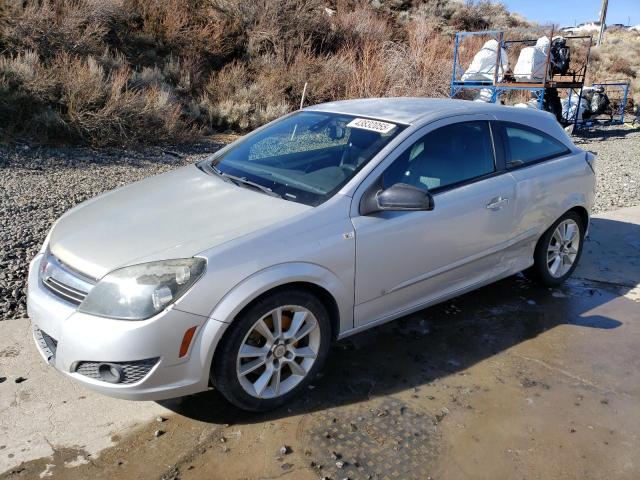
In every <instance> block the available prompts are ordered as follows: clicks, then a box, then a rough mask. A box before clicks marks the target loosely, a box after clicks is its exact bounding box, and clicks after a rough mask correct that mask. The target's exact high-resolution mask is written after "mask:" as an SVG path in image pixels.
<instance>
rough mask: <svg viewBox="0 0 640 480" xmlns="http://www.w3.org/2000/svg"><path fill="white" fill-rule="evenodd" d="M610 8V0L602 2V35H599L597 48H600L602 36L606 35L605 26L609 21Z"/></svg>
mask: <svg viewBox="0 0 640 480" xmlns="http://www.w3.org/2000/svg"><path fill="white" fill-rule="evenodd" d="M608 6H609V0H602V9H601V10H600V33H599V34H598V43H596V46H597V47H599V46H600V44H601V43H602V36H603V35H604V24H605V22H606V21H607V7H608Z"/></svg>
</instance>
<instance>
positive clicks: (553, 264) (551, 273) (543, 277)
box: [525, 212, 585, 287]
mask: <svg viewBox="0 0 640 480" xmlns="http://www.w3.org/2000/svg"><path fill="white" fill-rule="evenodd" d="M584 232H585V227H584V225H583V224H582V219H581V218H580V216H579V215H578V214H577V213H576V212H567V213H565V214H564V215H563V216H562V217H560V218H559V219H558V220H556V222H555V223H554V224H553V225H551V227H550V228H549V229H548V230H547V231H546V232H545V233H544V235H542V237H541V238H540V240H539V241H538V245H536V250H535V253H534V264H533V266H532V267H531V268H530V269H529V270H527V272H525V273H527V274H528V275H529V276H531V277H533V278H534V279H535V280H537V281H538V282H540V283H542V284H543V285H546V286H549V287H555V286H558V285H560V284H561V283H562V282H564V281H565V280H566V279H567V278H568V277H569V276H570V275H571V274H572V273H573V271H574V270H575V269H576V267H577V266H578V261H579V260H580V256H581V255H582V244H583V240H584Z"/></svg>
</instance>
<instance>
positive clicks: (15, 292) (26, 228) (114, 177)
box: [0, 141, 221, 321]
mask: <svg viewBox="0 0 640 480" xmlns="http://www.w3.org/2000/svg"><path fill="white" fill-rule="evenodd" d="M220 145H221V143H218V142H213V141H212V142H204V143H198V144H195V145H190V146H189V147H187V148H178V147H176V148H172V149H170V150H166V149H161V148H150V149H146V150H145V151H143V152H136V151H130V150H102V151H96V150H91V149H86V148H37V149H36V148H28V147H19V148H11V149H7V148H2V147H0V321H1V320H6V319H11V318H21V317H24V316H26V303H25V302H26V297H25V294H26V279H27V272H28V264H29V261H30V260H31V259H32V258H33V257H34V256H35V254H36V253H37V251H38V249H39V248H40V246H41V245H42V242H43V240H44V238H45V236H46V235H47V232H48V231H49V228H50V227H51V225H52V224H53V222H54V221H55V220H56V219H57V218H58V217H60V216H61V215H62V214H63V213H64V212H65V211H67V210H69V209H70V208H71V207H73V206H74V205H76V204H78V203H80V202H82V201H84V200H87V199H88V198H91V197H94V196H96V195H98V194H100V193H102V192H105V191H108V190H112V189H114V188H117V187H120V186H122V185H125V184H127V183H131V182H135V181H137V180H140V179H142V178H144V177H148V176H150V175H155V174H158V173H162V172H166V171H168V170H171V169H174V168H177V167H180V166H183V165H186V164H188V163H194V162H196V161H197V160H199V159H200V158H202V157H204V156H206V155H207V154H208V153H210V152H213V151H215V150H216V149H218V148H219V147H220Z"/></svg>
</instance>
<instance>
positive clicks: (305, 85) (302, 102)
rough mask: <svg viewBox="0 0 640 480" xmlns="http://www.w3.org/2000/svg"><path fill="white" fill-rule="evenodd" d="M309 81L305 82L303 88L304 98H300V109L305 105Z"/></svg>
mask: <svg viewBox="0 0 640 480" xmlns="http://www.w3.org/2000/svg"><path fill="white" fill-rule="evenodd" d="M307 83H308V82H304V88H303V89H302V98H301V99H300V110H302V107H303V106H304V97H305V96H306V95H307Z"/></svg>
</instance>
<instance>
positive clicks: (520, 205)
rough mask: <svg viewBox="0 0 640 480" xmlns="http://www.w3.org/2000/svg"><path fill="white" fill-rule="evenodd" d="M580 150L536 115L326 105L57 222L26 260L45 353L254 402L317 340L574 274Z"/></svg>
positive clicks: (391, 101) (172, 392)
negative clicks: (511, 282)
mask: <svg viewBox="0 0 640 480" xmlns="http://www.w3.org/2000/svg"><path fill="white" fill-rule="evenodd" d="M594 160H595V158H594V156H593V155H591V154H590V153H588V152H585V151H583V150H581V149H579V148H578V147H576V146H575V145H574V144H573V143H572V141H571V140H570V138H569V137H568V136H567V135H566V134H565V132H564V131H563V130H562V128H561V127H560V126H559V125H558V124H557V122H556V121H555V120H554V118H553V117H552V116H551V115H550V114H548V113H545V112H539V111H535V110H528V109H518V108H512V107H502V106H497V105H489V104H484V103H474V102H467V101H462V100H460V101H456V100H433V99H421V98H388V99H367V100H349V101H340V102H333V103H325V104H322V105H316V106H313V107H310V108H305V109H303V110H300V111H298V112H295V113H292V114H290V115H287V116H285V117H283V118H280V119H278V120H276V121H274V122H272V123H270V124H268V125H266V126H264V127H262V128H260V129H258V130H256V131H254V132H252V133H250V134H249V135H247V136H245V137H243V138H241V139H239V140H237V141H236V142H234V143H232V144H230V145H228V146H227V147H226V148H224V149H222V150H220V151H218V152H217V153H215V154H214V155H213V156H212V157H210V158H208V159H206V160H204V161H202V162H200V163H198V164H197V165H191V166H188V167H184V168H180V169H178V170H175V171H172V172H169V173H165V174H162V175H158V176H155V177H152V178H148V179H146V180H143V181H141V182H137V183H134V184H131V185H127V186H125V187H122V188H119V189H117V190H114V191H111V192H108V193H106V194H104V195H101V196H99V197H97V198H94V199H92V200H89V201H87V202H85V203H83V204H81V205H79V206H77V207H75V208H74V209H72V210H71V211H69V212H67V213H66V214H65V215H64V216H62V217H61V218H60V219H59V220H58V221H57V222H56V224H55V225H54V227H53V228H52V229H51V232H50V233H49V235H48V237H47V239H46V241H45V242H44V245H43V246H42V250H41V251H40V253H39V254H38V255H37V256H36V258H35V259H34V260H33V262H32V263H31V268H30V272H29V290H28V311H29V316H30V318H31V320H32V323H33V330H34V337H35V340H36V343H37V345H38V348H39V350H40V352H41V353H42V355H43V357H44V358H45V359H46V361H48V362H49V363H50V364H51V365H53V366H54V367H55V368H56V369H58V370H59V371H61V372H62V373H64V374H65V375H67V376H68V377H70V378H72V379H74V380H76V381H78V382H80V383H82V384H83V385H85V386H87V387H89V388H91V389H94V390H97V391H99V392H101V393H104V394H106V395H111V396H115V397H120V398H125V399H132V400H141V399H154V400H157V399H163V398H169V397H177V396H182V395H187V394H193V393H196V392H200V391H204V390H207V389H208V388H211V387H213V388H216V389H217V390H219V391H220V392H221V393H222V394H223V395H224V396H225V397H226V398H227V399H228V400H229V401H230V402H231V403H233V404H235V405H237V406H239V407H241V408H243V409H247V410H265V409H271V408H274V407H277V406H279V405H282V404H283V403H285V402H287V401H288V400H290V399H291V398H292V397H293V396H294V395H296V393H298V392H300V391H301V390H302V389H304V388H305V387H306V386H307V385H308V384H309V382H311V381H312V379H313V378H314V376H315V374H316V373H317V372H318V370H319V369H320V368H321V366H322V364H323V362H324V360H325V358H326V356H327V352H328V351H329V344H330V342H331V341H332V340H334V339H339V338H344V337H347V336H349V335H353V334H354V333H357V332H360V331H363V330H366V329H368V328H372V327H375V326H376V325H380V324H382V323H385V322H388V321H390V320H393V319H396V318H398V317H401V316H404V315H407V314H409V313H411V312H414V311H417V310H420V309H423V308H425V307H427V306H429V305H433V304H435V303H438V302H442V301H444V300H446V299H449V298H452V297H455V296H457V295H460V294H462V293H465V292H468V291H470V290H473V289H476V288H478V287H481V286H483V285H486V284H488V283H491V282H495V281H496V280H499V279H501V278H504V277H507V276H509V275H513V274H515V273H517V272H520V271H526V272H527V273H528V274H530V275H531V276H532V277H534V278H535V279H537V280H538V281H540V282H542V283H543V284H545V285H548V286H555V285H558V284H560V283H561V282H562V281H564V280H565V279H566V278H567V277H568V276H569V275H571V273H572V272H573V270H574V269H575V267H576V264H577V262H578V260H579V259H580V254H581V251H582V243H583V239H584V236H585V233H586V230H587V226H588V224H589V211H590V208H591V205H592V203H593V198H594V189H595V175H594Z"/></svg>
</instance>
